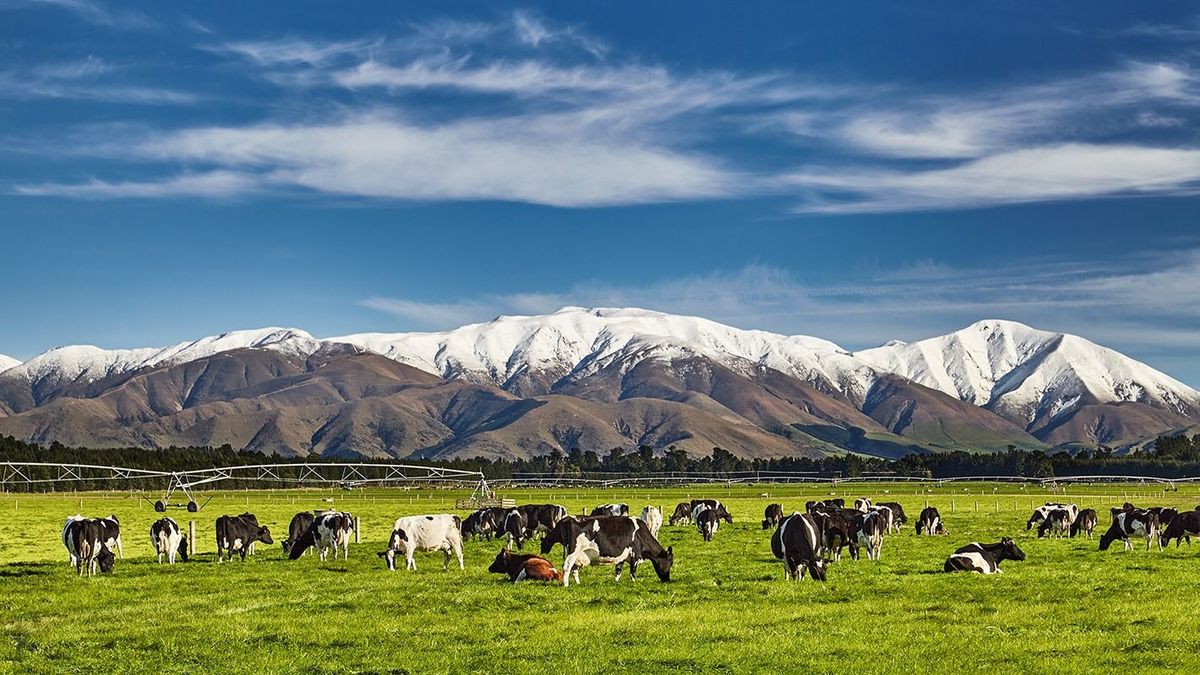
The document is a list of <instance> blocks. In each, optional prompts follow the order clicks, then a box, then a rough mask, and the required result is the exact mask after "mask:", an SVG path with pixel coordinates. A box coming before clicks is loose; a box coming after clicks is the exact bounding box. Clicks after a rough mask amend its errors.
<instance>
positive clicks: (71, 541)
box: [63, 518, 116, 577]
mask: <svg viewBox="0 0 1200 675" xmlns="http://www.w3.org/2000/svg"><path fill="white" fill-rule="evenodd" d="M111 537H112V531H111V523H110V522H109V519H108V518H95V519H92V518H71V519H68V520H67V524H66V527H65V528H64V531H63V543H64V544H65V545H66V547H67V554H68V555H70V556H71V559H72V560H74V561H75V569H76V570H78V572H79V575H80V576H83V574H84V570H87V575H88V576H89V577H90V576H93V575H95V574H96V571H97V570H99V571H100V572H103V573H105V574H107V573H109V572H111V571H112V570H113V564H114V562H115V560H116V557H115V556H113V553H112V550H111V549H109V547H108V544H107V543H106V542H108V541H110V540H111Z"/></svg>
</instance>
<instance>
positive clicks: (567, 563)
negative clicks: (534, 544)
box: [542, 516, 675, 586]
mask: <svg viewBox="0 0 1200 675" xmlns="http://www.w3.org/2000/svg"><path fill="white" fill-rule="evenodd" d="M555 544H562V546H563V551H564V556H563V570H562V575H563V586H568V585H570V578H571V574H572V573H574V575H575V583H576V584H578V583H579V568H580V567H584V566H587V565H591V564H593V563H602V564H611V565H615V566H616V579H617V581H620V580H621V566H622V565H624V564H625V563H626V562H628V563H629V576H630V578H632V579H634V580H635V581H636V580H637V568H638V565H640V564H641V563H642V562H643V561H645V560H649V561H650V564H651V565H652V566H653V567H654V572H655V573H656V574H657V575H658V578H659V579H661V580H662V581H670V580H671V566H672V565H674V564H675V552H674V550H672V549H671V548H669V547H668V548H666V549H663V547H662V545H661V544H659V543H658V540H657V539H655V538H654V537H653V536H652V535H651V534H650V529H649V528H647V527H646V525H645V523H643V522H641V521H640V520H638V519H637V518H630V517H628V516H618V517H608V518H566V519H563V520H560V521H559V522H558V525H556V526H555V527H554V529H553V530H551V531H550V532H549V533H548V534H547V535H546V537H545V538H544V539H542V555H546V554H548V553H550V551H551V550H553V548H554V545H555Z"/></svg>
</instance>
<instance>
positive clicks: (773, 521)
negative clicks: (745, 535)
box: [762, 504, 783, 530]
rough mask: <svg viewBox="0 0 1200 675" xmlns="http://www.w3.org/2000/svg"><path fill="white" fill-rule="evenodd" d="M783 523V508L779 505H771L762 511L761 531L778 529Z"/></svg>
mask: <svg viewBox="0 0 1200 675" xmlns="http://www.w3.org/2000/svg"><path fill="white" fill-rule="evenodd" d="M782 522H783V507H782V506H780V505H779V504H771V505H770V506H768V507H767V508H766V510H765V511H763V522H762V526H763V529H764V530H766V529H769V528H772V527H778V526H779V524H780V523H782Z"/></svg>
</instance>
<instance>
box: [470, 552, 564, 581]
mask: <svg viewBox="0 0 1200 675" xmlns="http://www.w3.org/2000/svg"><path fill="white" fill-rule="evenodd" d="M488 571H489V572H493V573H495V574H507V575H508V579H509V581H512V582H514V583H515V582H517V581H555V582H557V581H562V579H563V575H562V573H561V572H559V571H558V570H556V569H554V565H553V564H552V563H551V562H550V561H549V560H546V559H545V558H543V557H542V556H540V555H535V554H533V553H513V552H512V551H509V550H508V549H507V548H502V549H500V552H499V553H497V554H496V559H495V560H493V561H492V564H491V565H490V566H489V567H488Z"/></svg>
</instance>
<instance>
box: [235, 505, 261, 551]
mask: <svg viewBox="0 0 1200 675" xmlns="http://www.w3.org/2000/svg"><path fill="white" fill-rule="evenodd" d="M238 518H241V519H242V520H244V521H246V522H247V523H250V524H251V525H253V526H254V527H258V516H256V515H254V514H253V513H250V512H249V511H247V512H245V513H242V514H239V515H238ZM246 555H254V542H250V545H249V546H247V547H246Z"/></svg>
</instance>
